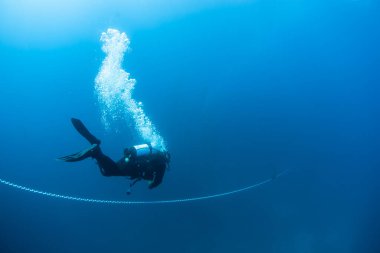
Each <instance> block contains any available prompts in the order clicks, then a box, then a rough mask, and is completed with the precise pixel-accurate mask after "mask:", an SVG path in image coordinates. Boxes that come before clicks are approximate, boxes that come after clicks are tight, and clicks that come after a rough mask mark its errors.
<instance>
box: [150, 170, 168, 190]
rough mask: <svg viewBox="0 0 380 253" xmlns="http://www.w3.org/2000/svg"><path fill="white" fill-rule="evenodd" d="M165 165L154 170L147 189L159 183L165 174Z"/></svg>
mask: <svg viewBox="0 0 380 253" xmlns="http://www.w3.org/2000/svg"><path fill="white" fill-rule="evenodd" d="M165 167H166V166H165V165H164V166H160V169H159V170H157V171H156V174H155V175H154V178H153V181H152V182H150V183H149V189H153V188H155V187H157V186H159V185H160V184H161V182H162V179H163V177H164V174H165Z"/></svg>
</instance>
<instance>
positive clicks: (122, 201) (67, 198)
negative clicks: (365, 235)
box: [0, 171, 285, 205]
mask: <svg viewBox="0 0 380 253" xmlns="http://www.w3.org/2000/svg"><path fill="white" fill-rule="evenodd" d="M284 172H285V171H284ZM284 172H282V173H280V174H278V175H277V176H276V177H279V176H281V175H283V174H284ZM276 177H272V178H269V179H266V180H263V181H261V182H258V183H256V184H253V185H250V186H247V187H243V188H240V189H236V190H233V191H228V192H223V193H217V194H212V195H206V196H200V197H191V198H182V199H169V200H153V201H126V200H107V199H92V198H84V197H76V196H68V195H61V194H57V193H52V192H46V191H40V190H36V189H33V188H29V187H26V186H22V185H18V184H15V183H12V182H9V181H6V180H3V179H1V178H0V183H2V184H4V185H7V186H10V187H13V188H16V189H19V190H23V191H26V192H31V193H35V194H38V195H43V196H48V197H51V198H58V199H66V200H73V201H80V202H87V203H99V204H118V205H138V204H140V205H142V204H172V203H183V202H192V201H199V200H206V199H213V198H220V197H224V196H227V195H232V194H236V193H239V192H243V191H248V190H250V189H253V188H257V187H259V186H262V185H264V184H267V183H269V182H271V181H273V180H274V179H275V178H276Z"/></svg>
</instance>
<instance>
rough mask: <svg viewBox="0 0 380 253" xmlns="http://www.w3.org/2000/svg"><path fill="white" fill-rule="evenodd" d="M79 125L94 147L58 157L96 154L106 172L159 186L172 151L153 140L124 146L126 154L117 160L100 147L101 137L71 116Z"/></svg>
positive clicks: (77, 158) (75, 158)
mask: <svg viewBox="0 0 380 253" xmlns="http://www.w3.org/2000/svg"><path fill="white" fill-rule="evenodd" d="M71 122H72V123H73V125H74V127H75V129H76V130H77V131H78V132H79V133H80V134H81V135H82V136H83V137H84V138H86V139H87V140H88V141H89V142H90V144H91V147H89V148H87V149H85V150H83V151H80V152H77V153H75V154H71V155H67V156H64V157H60V158H58V160H61V161H65V162H77V161H81V160H84V159H86V158H89V157H92V158H94V159H95V160H96V161H97V163H98V165H99V168H100V172H101V173H102V174H103V175H104V176H107V177H109V176H127V177H129V178H130V179H132V180H140V179H143V180H148V181H150V184H149V188H150V189H152V188H154V187H157V186H158V185H159V184H160V183H161V182H162V178H163V177H164V174H165V170H166V168H167V167H168V166H169V161H170V155H169V153H168V152H167V151H161V150H158V149H155V148H153V147H152V146H151V145H150V144H142V145H137V146H133V147H131V148H128V149H125V150H124V156H123V157H122V158H121V159H120V160H119V161H118V162H115V161H113V160H112V159H111V158H109V157H108V156H106V155H105V154H103V152H102V150H101V149H100V143H101V142H100V140H99V139H98V138H96V137H95V136H94V135H92V134H91V133H90V132H89V131H88V130H87V128H86V127H85V126H84V124H83V123H82V122H81V121H80V120H79V119H74V118H73V119H71Z"/></svg>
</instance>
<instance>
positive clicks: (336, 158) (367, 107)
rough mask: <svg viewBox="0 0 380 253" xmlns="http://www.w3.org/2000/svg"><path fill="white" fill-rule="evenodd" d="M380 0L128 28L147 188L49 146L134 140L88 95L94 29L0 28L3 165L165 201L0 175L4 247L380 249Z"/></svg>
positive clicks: (218, 11)
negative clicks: (156, 136)
mask: <svg viewBox="0 0 380 253" xmlns="http://www.w3.org/2000/svg"><path fill="white" fill-rule="evenodd" d="M379 11H380V8H379V4H378V3H377V2H375V1H318V2H317V1H294V2H292V3H289V2H287V1H275V0H272V1H259V2H256V3H252V4H242V5H237V6H224V7H219V8H210V9H207V10H203V11H199V12H195V13H193V14H191V15H187V16H182V17H177V18H176V19H174V20H170V21H168V22H164V23H162V24H160V25H157V26H152V27H146V28H144V29H140V30H139V29H129V28H128V22H126V21H125V20H123V18H122V17H121V16H116V17H114V18H112V19H110V20H112V21H109V20H108V21H104V22H103V23H102V22H100V23H99V24H97V27H96V29H94V30H97V31H104V30H106V29H107V28H108V27H115V28H118V29H120V30H122V31H127V32H128V36H129V37H130V39H131V48H132V50H131V51H130V52H129V53H128V54H127V55H126V59H125V62H124V67H125V69H126V70H127V71H128V72H130V73H131V75H132V77H134V78H136V79H137V86H136V89H135V92H134V97H135V98H136V99H137V100H139V101H140V100H141V101H143V102H144V108H145V111H146V113H147V115H148V116H149V117H150V118H151V120H152V121H153V122H154V123H155V125H156V127H157V128H158V129H159V131H160V133H161V134H162V135H163V136H164V138H165V139H166V140H167V143H168V147H169V150H170V151H171V154H172V166H171V170H170V171H169V172H168V173H167V175H166V177H165V179H164V180H165V181H164V183H163V185H162V186H160V187H159V188H158V189H156V190H153V191H149V190H147V189H146V185H145V183H139V184H138V185H136V187H135V189H134V192H133V194H132V195H131V196H129V197H128V196H126V194H125V192H126V189H127V181H126V180H125V179H124V178H103V177H102V176H101V175H100V173H99V171H98V169H97V167H96V166H95V164H94V162H93V161H91V160H88V161H87V160H86V161H84V162H81V163H75V164H65V163H59V162H56V161H55V160H54V158H55V157H58V156H61V155H65V154H68V153H71V152H74V151H78V150H80V149H82V148H84V147H86V145H87V143H86V142H85V141H84V140H83V139H82V138H81V137H80V136H79V135H78V134H77V133H76V132H75V130H73V128H72V126H71V125H70V121H69V118H70V117H72V116H74V117H78V118H81V119H82V120H83V121H84V122H85V123H86V125H87V126H88V127H89V128H90V129H91V131H93V132H94V134H95V135H96V136H98V137H99V138H101V139H102V141H103V149H104V152H106V153H108V154H109V155H110V156H111V157H113V158H115V159H117V158H119V157H120V156H121V154H122V149H123V148H124V147H127V146H130V145H133V144H136V143H138V141H139V139H138V137H137V136H136V135H135V133H134V132H133V128H128V126H127V125H128V124H125V125H120V126H115V128H118V130H119V131H118V132H116V131H112V130H111V131H108V132H107V131H105V129H104V128H103V126H102V123H101V121H100V108H99V104H98V103H97V100H96V96H95V94H94V88H93V87H94V78H95V76H96V74H97V72H98V70H99V67H100V65H101V62H102V60H103V58H104V54H103V53H102V52H101V50H100V47H101V44H100V42H99V35H100V34H94V36H93V37H92V38H87V39H83V40H81V41H77V42H76V43H72V44H69V45H65V46H61V47H56V48H46V49H43V48H40V49H33V48H29V49H28V48H19V47H12V45H9V44H7V43H3V42H2V41H0V54H1V57H0V73H1V79H0V88H1V93H0V98H1V99H0V115H1V128H0V129H1V131H0V140H1V142H0V154H1V156H0V158H1V159H0V169H1V171H0V172H1V173H0V178H2V179H5V180H9V181H12V182H15V183H18V184H21V185H26V186H29V187H33V188H37V189H40V190H46V191H50V192H56V193H60V194H68V195H76V196H85V197H92V198H101V199H123V200H159V199H172V198H181V197H191V196H200V195H207V194H212V193H219V192H224V191H229V190H233V189H237V188H239V187H243V186H247V185H250V184H252V183H255V182H258V181H260V180H263V179H266V178H268V177H270V176H271V175H272V174H273V172H274V171H276V170H277V171H279V170H282V169H291V171H290V173H289V174H288V175H286V176H284V177H281V178H280V179H278V180H277V181H274V182H273V183H271V184H267V185H265V186H263V187H261V188H258V189H255V190H253V191H249V192H244V193H241V194H238V195H233V196H228V197H226V198H221V199H213V200H208V201H200V202H191V203H184V204H170V205H157V206H155V205H145V206H144V205H142V206H111V205H101V204H88V203H78V202H70V201H65V200H59V199H52V198H47V197H43V196H39V195H33V194H31V193H26V192H22V191H20V190H15V189H12V188H9V187H7V186H1V187H0V198H1V208H0V252H2V253H3V252H4V253H8V252H152V251H156V252H233V251H234V252H276V253H279V252H292V253H295V252H300V253H305V252H334V253H337V252H380V247H379V242H378V239H377V238H378V237H379V232H380V221H379V216H378V213H379V211H380V207H379V201H378V200H379V193H380V189H379V179H378V177H379V174H380V173H379V165H380V158H379V155H378V152H379V141H380V137H379V133H378V129H379V104H380V102H379V91H380V88H379V84H380V71H379V66H380V51H379V45H380V33H379V32H380V31H379V30H380V22H379V21H380V18H379V15H378V13H379Z"/></svg>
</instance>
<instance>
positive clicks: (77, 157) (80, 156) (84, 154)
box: [57, 144, 100, 162]
mask: <svg viewBox="0 0 380 253" xmlns="http://www.w3.org/2000/svg"><path fill="white" fill-rule="evenodd" d="M99 151H100V148H99V145H98V144H92V145H91V146H90V147H89V148H86V149H85V150H82V151H80V152H77V153H75V154H72V155H67V156H63V157H59V158H57V160H58V161H63V162H78V161H82V160H84V159H86V158H88V157H94V156H95V155H96V154H97V153H98V152H99Z"/></svg>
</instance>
